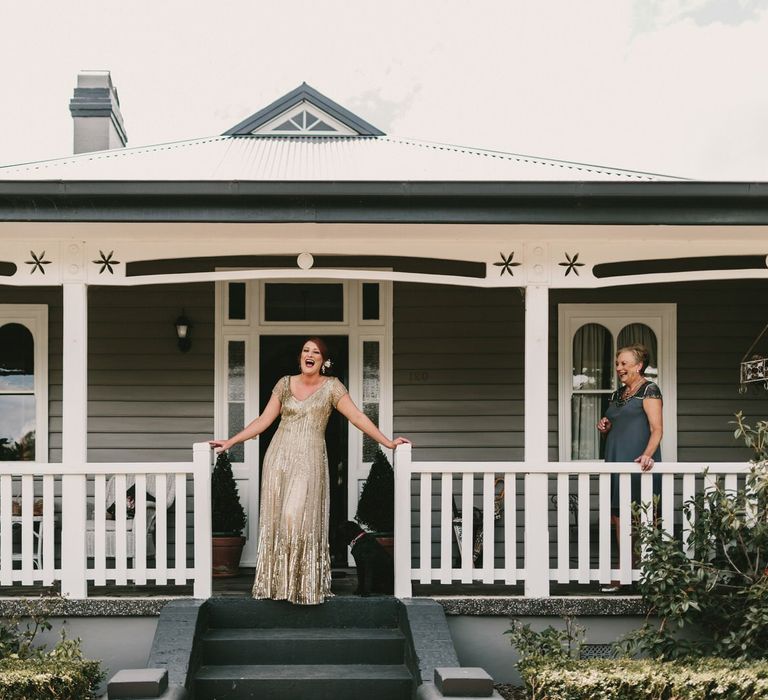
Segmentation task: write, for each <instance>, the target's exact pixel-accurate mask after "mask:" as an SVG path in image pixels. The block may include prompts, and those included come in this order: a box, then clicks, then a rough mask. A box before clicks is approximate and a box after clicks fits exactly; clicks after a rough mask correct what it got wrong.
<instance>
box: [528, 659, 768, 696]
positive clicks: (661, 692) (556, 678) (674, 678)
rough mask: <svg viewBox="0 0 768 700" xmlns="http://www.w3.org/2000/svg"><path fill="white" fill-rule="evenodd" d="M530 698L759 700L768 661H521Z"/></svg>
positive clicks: (766, 692) (767, 680)
mask: <svg viewBox="0 0 768 700" xmlns="http://www.w3.org/2000/svg"><path fill="white" fill-rule="evenodd" d="M521 675H522V676H523V681H524V682H525V685H526V688H527V690H528V692H529V693H530V696H531V698H532V699H533V700H655V699H657V698H658V699H662V698H663V699H665V700H667V699H669V700H758V698H760V699H764V698H766V697H768V662H766V661H753V662H739V661H732V660H726V659H718V658H702V659H696V660H689V661H685V662H683V661H670V662H666V663H659V662H658V661H656V660H650V659H643V660H637V659H590V660H588V661H575V660H567V661H562V660H559V661H548V660H546V659H539V660H537V661H531V662H529V663H527V664H525V665H524V666H523V667H522V668H521Z"/></svg>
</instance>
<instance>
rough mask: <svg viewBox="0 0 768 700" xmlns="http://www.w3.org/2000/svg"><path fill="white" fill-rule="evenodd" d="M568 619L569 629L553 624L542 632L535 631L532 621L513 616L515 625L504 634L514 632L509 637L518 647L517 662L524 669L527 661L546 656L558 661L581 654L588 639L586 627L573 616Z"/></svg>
mask: <svg viewBox="0 0 768 700" xmlns="http://www.w3.org/2000/svg"><path fill="white" fill-rule="evenodd" d="M564 621H565V629H562V630H559V629H555V628H554V627H552V625H549V626H548V627H546V628H545V629H543V630H542V631H541V632H535V631H534V630H532V629H531V626H530V625H524V624H523V623H522V622H520V620H512V627H511V628H510V629H508V630H507V631H506V632H504V634H508V635H510V638H509V641H510V643H511V644H512V646H513V647H515V649H516V650H517V653H518V656H519V660H518V662H517V665H518V668H520V669H521V672H522V668H523V667H524V666H525V665H526V664H530V663H536V662H538V661H542V660H546V661H548V662H551V663H553V664H554V663H558V662H564V661H568V660H570V659H578V658H579V654H580V652H581V647H582V645H583V643H584V628H583V627H581V626H579V625H577V624H576V623H575V622H574V621H573V618H571V617H566V618H564Z"/></svg>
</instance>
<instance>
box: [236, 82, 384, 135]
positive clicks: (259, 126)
mask: <svg viewBox="0 0 768 700" xmlns="http://www.w3.org/2000/svg"><path fill="white" fill-rule="evenodd" d="M254 134H258V135H259V136H270V135H274V136H383V135H384V132H383V131H381V130H379V129H377V128H376V127H375V126H373V125H372V124H369V123H368V122H367V121H365V120H364V119H361V118H360V117H358V116H357V115H356V114H353V113H352V112H350V111H349V110H348V109H345V108H344V107H342V106H341V105H340V104H338V103H336V102H334V101H333V100H331V99H329V98H328V97H326V96H325V95H323V94H322V93H320V92H318V91H317V90H315V89H314V88H313V87H310V86H309V85H307V84H306V83H302V84H301V85H299V87H297V88H296V89H295V90H292V91H291V92H289V93H288V94H286V95H283V96H282V97H280V98H279V99H277V100H275V101H274V102H273V103H272V104H270V105H267V106H266V107H264V109H261V110H259V111H258V112H256V113H255V114H252V115H251V116H250V117H248V118H247V119H244V120H243V121H241V122H240V123H239V124H236V125H235V126H233V127H232V128H231V129H229V130H228V131H225V132H224V134H223V135H224V136H251V135H254Z"/></svg>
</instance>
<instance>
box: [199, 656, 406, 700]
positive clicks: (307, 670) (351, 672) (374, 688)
mask: <svg viewBox="0 0 768 700" xmlns="http://www.w3.org/2000/svg"><path fill="white" fill-rule="evenodd" d="M411 685H412V679H411V675H410V673H409V672H408V669H406V667H405V666H403V665H402V664H400V665H395V664H393V665H379V664H359V665H334V664H332V665H329V664H321V665H315V664H296V665H290V666H284V665H262V666H245V665H240V666H202V667H201V668H200V669H198V671H197V674H196V675H195V697H196V698H197V700H214V699H215V700H240V699H241V698H269V699H270V700H360V699H361V698H365V700H403V699H404V698H409V697H410V695H411Z"/></svg>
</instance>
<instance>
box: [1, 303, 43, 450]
mask: <svg viewBox="0 0 768 700" xmlns="http://www.w3.org/2000/svg"><path fill="white" fill-rule="evenodd" d="M47 329H48V309H47V307H46V306H44V305H37V304H36V305H22V304H0V461H30V462H47V461H48V398H47V387H48V372H47V352H48V332H47Z"/></svg>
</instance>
